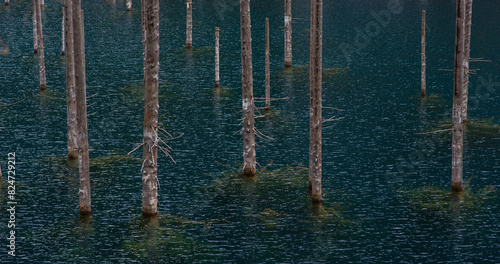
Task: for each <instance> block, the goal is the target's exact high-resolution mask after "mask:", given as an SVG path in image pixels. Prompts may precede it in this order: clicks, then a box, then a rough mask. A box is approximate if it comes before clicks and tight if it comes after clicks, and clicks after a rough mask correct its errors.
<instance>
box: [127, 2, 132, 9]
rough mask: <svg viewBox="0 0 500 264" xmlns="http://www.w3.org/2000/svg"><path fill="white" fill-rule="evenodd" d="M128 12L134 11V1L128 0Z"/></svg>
mask: <svg viewBox="0 0 500 264" xmlns="http://www.w3.org/2000/svg"><path fill="white" fill-rule="evenodd" d="M127 11H132V0H127Z"/></svg>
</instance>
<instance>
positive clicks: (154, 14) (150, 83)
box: [142, 0, 160, 216]
mask: <svg viewBox="0 0 500 264" xmlns="http://www.w3.org/2000/svg"><path fill="white" fill-rule="evenodd" d="M142 1H143V4H142V7H143V8H144V9H145V10H144V12H143V15H144V17H143V20H142V21H143V23H144V24H143V30H144V31H145V32H143V37H144V38H145V39H144V40H143V41H144V42H143V48H144V66H145V68H144V125H143V144H144V145H143V152H142V159H143V165H142V215H143V216H154V215H156V214H157V213H158V209H157V205H158V185H157V181H158V175H157V172H158V164H157V153H158V110H159V105H158V72H159V68H160V64H159V59H160V44H159V34H160V32H159V24H160V22H159V15H160V14H159V9H160V6H159V2H158V0H142Z"/></svg>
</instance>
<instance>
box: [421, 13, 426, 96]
mask: <svg viewBox="0 0 500 264" xmlns="http://www.w3.org/2000/svg"><path fill="white" fill-rule="evenodd" d="M421 46H422V53H421V55H420V57H421V64H422V68H421V81H420V83H421V85H422V87H421V91H420V95H421V96H422V97H425V96H426V91H425V88H426V87H425V10H422V39H421Z"/></svg>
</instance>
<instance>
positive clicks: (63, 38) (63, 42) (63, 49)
mask: <svg viewBox="0 0 500 264" xmlns="http://www.w3.org/2000/svg"><path fill="white" fill-rule="evenodd" d="M65 2H66V1H65ZM61 10H62V25H61V27H62V28H61V55H64V53H65V52H66V32H65V31H66V29H65V27H66V25H65V24H66V12H65V11H64V6H63V8H61Z"/></svg>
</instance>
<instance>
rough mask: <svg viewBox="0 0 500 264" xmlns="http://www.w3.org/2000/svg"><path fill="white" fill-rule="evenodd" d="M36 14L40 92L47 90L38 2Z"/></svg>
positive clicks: (40, 13) (38, 1)
mask: <svg viewBox="0 0 500 264" xmlns="http://www.w3.org/2000/svg"><path fill="white" fill-rule="evenodd" d="M35 2H36V5H35V11H36V12H35V13H36V32H37V41H38V69H39V73H40V90H42V91H43V90H46V89H47V80H46V79H45V54H44V51H43V32H42V6H41V3H40V0H35Z"/></svg>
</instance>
